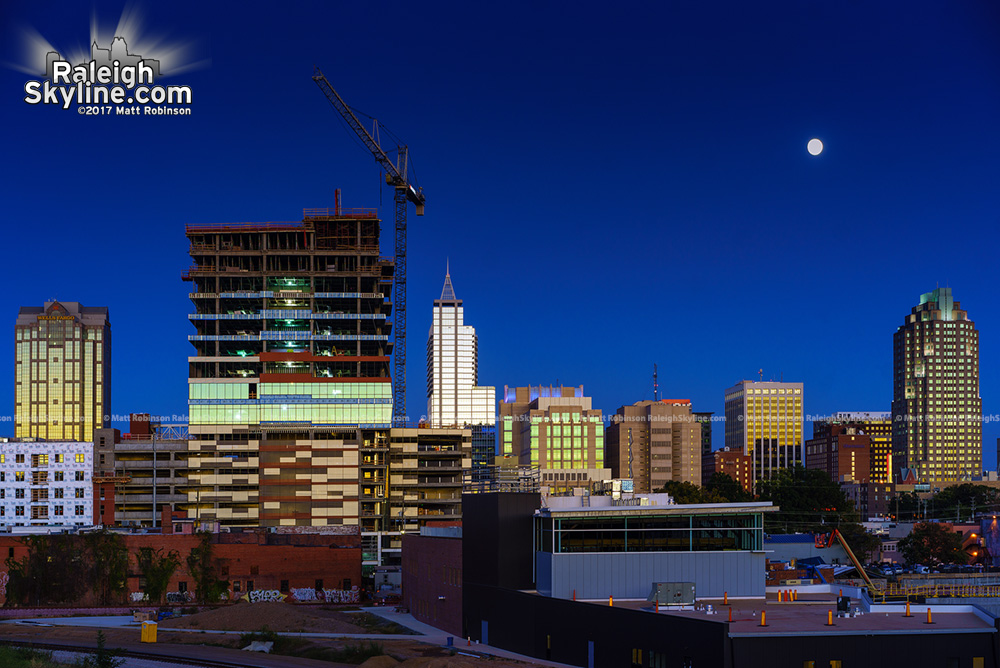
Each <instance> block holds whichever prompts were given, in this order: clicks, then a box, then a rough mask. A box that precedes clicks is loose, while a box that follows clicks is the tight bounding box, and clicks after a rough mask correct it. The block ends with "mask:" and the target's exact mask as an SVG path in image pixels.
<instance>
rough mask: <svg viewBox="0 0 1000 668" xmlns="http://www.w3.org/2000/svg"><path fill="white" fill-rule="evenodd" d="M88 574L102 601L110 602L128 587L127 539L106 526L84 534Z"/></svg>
mask: <svg viewBox="0 0 1000 668" xmlns="http://www.w3.org/2000/svg"><path fill="white" fill-rule="evenodd" d="M83 547H84V551H85V553H86V561H87V564H88V569H87V570H88V571H89V572H88V574H87V577H88V579H89V580H90V582H91V583H92V585H91V586H92V588H93V591H94V594H96V595H97V600H98V602H99V603H100V604H101V605H110V604H111V603H113V602H115V601H116V600H117V599H120V598H121V595H122V594H123V593H124V592H125V590H126V589H127V582H126V580H127V578H128V551H127V550H126V549H125V540H124V539H123V538H122V537H121V536H120V535H119V534H116V533H112V532H110V531H107V530H101V531H95V532H92V533H88V534H84V536H83Z"/></svg>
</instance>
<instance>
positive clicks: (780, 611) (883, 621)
mask: <svg viewBox="0 0 1000 668" xmlns="http://www.w3.org/2000/svg"><path fill="white" fill-rule="evenodd" d="M729 603H730V605H723V604H722V599H714V600H713V599H701V600H699V605H701V606H704V605H706V604H708V605H711V606H712V607H713V608H714V610H715V611H717V612H716V614H712V615H709V614H707V613H706V612H705V610H668V609H666V608H664V607H661V608H660V614H661V615H674V616H678V617H690V618H695V619H704V620H711V621H718V622H728V620H729V609H730V608H732V611H733V621H732V623H731V624H730V625H729V635H730V636H768V635H807V636H815V635H857V634H859V633H863V634H867V635H872V634H874V635H879V634H899V633H920V634H927V633H954V632H956V631H961V632H962V633H969V632H982V633H993V632H995V629H994V627H993V624H991V623H989V622H987V621H986V620H984V619H983V618H982V617H980V616H979V615H977V614H975V613H973V612H965V611H962V612H941V608H942V607H944V606H941V605H936V606H934V610H933V612H932V616H931V618H932V621H933V622H934V623H933V624H927V623H926V621H927V606H926V605H914V604H911V605H910V614H911V615H912V617H904V616H903V613H901V612H889V613H885V612H870V613H865V614H861V615H858V616H856V617H840V618H838V617H837V597H836V596H834V595H831V594H800V595H799V599H798V600H797V601H793V602H782V603H779V602H778V601H777V597H776V595H775V594H769V595H768V597H767V600H766V602H765V601H762V600H760V599H756V600H731V601H730V602H729ZM615 605H616V606H618V605H621V606H622V607H628V608H634V609H638V610H646V611H649V612H653V610H654V607H653V604H652V603H649V602H648V601H621V602H619V601H615ZM956 607H957V606H956ZM855 608H859V609H860V608H861V605H860V603H859V602H858V600H857V599H852V600H851V610H854V609H855ZM830 610H832V611H833V626H827V625H826V621H827V613H828V611H830ZM762 611H765V612H766V613H767V616H766V618H765V621H766V622H767V626H761V625H760V614H761V612H762Z"/></svg>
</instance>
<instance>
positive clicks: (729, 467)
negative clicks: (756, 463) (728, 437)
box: [709, 448, 754, 494]
mask: <svg viewBox="0 0 1000 668" xmlns="http://www.w3.org/2000/svg"><path fill="white" fill-rule="evenodd" d="M712 457H714V459H715V466H714V467H713V470H712V473H725V474H726V475H727V476H729V477H730V478H732V479H733V480H735V481H736V482H738V483H740V487H742V488H743V489H744V490H746V491H747V492H749V493H750V494H753V493H754V491H753V458H752V457H750V455H745V454H743V451H742V450H730V449H729V448H722V449H721V450H716V451H715V452H713V453H712ZM709 477H711V476H709Z"/></svg>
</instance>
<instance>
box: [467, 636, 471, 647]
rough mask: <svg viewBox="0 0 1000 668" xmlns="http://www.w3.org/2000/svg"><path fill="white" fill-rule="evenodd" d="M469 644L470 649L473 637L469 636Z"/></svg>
mask: <svg viewBox="0 0 1000 668" xmlns="http://www.w3.org/2000/svg"><path fill="white" fill-rule="evenodd" d="M468 642H469V647H472V636H469V639H468Z"/></svg>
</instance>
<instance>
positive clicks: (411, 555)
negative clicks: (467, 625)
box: [403, 534, 462, 636]
mask: <svg viewBox="0 0 1000 668" xmlns="http://www.w3.org/2000/svg"><path fill="white" fill-rule="evenodd" d="M442 597H443V598H442ZM403 605H405V606H406V607H407V608H409V609H410V613H411V614H412V615H413V616H414V617H416V618H417V619H418V620H420V621H421V622H424V623H425V624H430V625H431V626H434V627H437V628H439V629H443V630H445V631H447V632H448V633H454V634H455V635H457V636H461V635H462V539H461V538H439V537H437V536H418V535H414V534H406V535H404V536H403Z"/></svg>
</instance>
